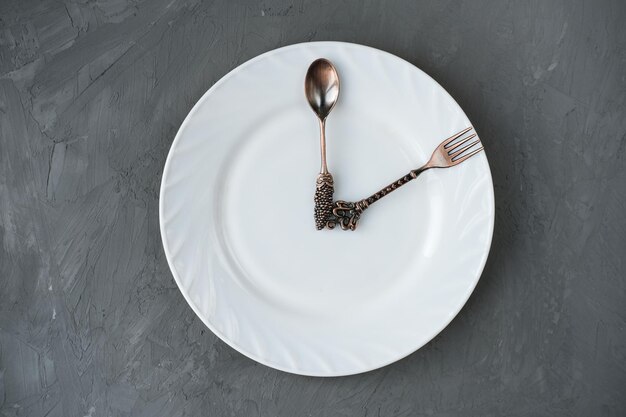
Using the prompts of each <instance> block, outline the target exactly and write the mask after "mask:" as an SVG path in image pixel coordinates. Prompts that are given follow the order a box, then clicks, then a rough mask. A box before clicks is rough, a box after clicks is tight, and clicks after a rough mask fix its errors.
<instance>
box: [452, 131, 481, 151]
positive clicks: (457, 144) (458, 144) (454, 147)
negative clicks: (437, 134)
mask: <svg viewBox="0 0 626 417" xmlns="http://www.w3.org/2000/svg"><path fill="white" fill-rule="evenodd" d="M475 137H476V133H474V134H473V135H469V136H468V137H466V138H465V139H463V140H460V141H458V142H455V143H453V144H452V145H450V147H449V148H448V155H450V154H451V153H452V151H454V150H455V149H456V148H458V147H459V146H461V145H463V144H464V143H465V142H467V141H468V140H470V139H472V138H475ZM454 153H456V152H454Z"/></svg>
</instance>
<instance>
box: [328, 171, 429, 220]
mask: <svg viewBox="0 0 626 417" xmlns="http://www.w3.org/2000/svg"><path fill="white" fill-rule="evenodd" d="M427 169H428V168H427V167H421V168H418V169H414V170H413V171H411V172H409V173H408V174H406V175H405V176H404V177H401V178H398V179H397V180H396V181H394V182H392V183H391V184H389V185H388V186H386V187H385V188H383V189H381V190H380V191H378V192H377V193H374V194H372V195H371V196H369V197H367V198H364V199H363V200H359V201H357V202H356V203H350V202H346V201H342V200H338V201H335V202H334V203H333V206H332V214H331V215H330V216H329V217H327V218H326V227H327V228H329V229H334V228H335V227H336V226H341V228H342V229H343V230H354V229H356V226H357V224H358V222H359V219H360V218H361V213H363V212H364V211H365V210H366V209H367V208H368V207H369V206H370V205H372V204H374V203H375V202H377V201H378V200H380V199H381V198H383V197H384V196H386V195H387V194H389V193H391V192H392V191H395V190H397V189H398V188H400V187H402V186H403V185H404V184H406V183H407V182H409V181H411V180H414V179H415V178H417V177H418V176H419V175H420V174H421V173H422V172H424V171H426V170H427Z"/></svg>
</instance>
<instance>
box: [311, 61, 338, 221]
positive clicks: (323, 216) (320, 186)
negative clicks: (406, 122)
mask: <svg viewBox="0 0 626 417" xmlns="http://www.w3.org/2000/svg"><path fill="white" fill-rule="evenodd" d="M304 93H305V95H306V98H307V100H308V102H309V105H310V106H311V109H313V112H314V113H315V114H316V115H317V118H318V119H319V123H320V149H321V157H322V162H321V168H320V173H319V175H318V176H317V180H316V184H315V185H316V186H315V196H314V201H315V211H314V214H315V226H316V227H317V230H322V229H323V228H324V227H325V226H326V222H327V220H328V219H329V218H330V217H331V215H332V210H333V191H334V182H333V176H332V175H330V173H329V172H328V166H327V164H326V118H327V117H328V114H329V113H330V112H331V110H332V109H333V107H335V104H336V103H337V98H338V97H339V76H338V75H337V70H336V69H335V67H334V66H333V64H332V63H331V62H330V61H328V60H327V59H324V58H320V59H316V60H315V61H313V63H312V64H311V66H309V69H308V71H307V73H306V77H305V79H304Z"/></svg>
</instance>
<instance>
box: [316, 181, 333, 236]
mask: <svg viewBox="0 0 626 417" xmlns="http://www.w3.org/2000/svg"><path fill="white" fill-rule="evenodd" d="M334 190H335V186H334V181H333V176H332V175H330V174H329V173H325V174H324V173H323V174H319V175H318V176H317V181H315V195H314V196H313V201H314V202H315V208H314V216H315V227H316V228H317V230H322V229H323V228H324V227H326V225H327V222H328V219H330V218H331V217H332V214H333V192H334Z"/></svg>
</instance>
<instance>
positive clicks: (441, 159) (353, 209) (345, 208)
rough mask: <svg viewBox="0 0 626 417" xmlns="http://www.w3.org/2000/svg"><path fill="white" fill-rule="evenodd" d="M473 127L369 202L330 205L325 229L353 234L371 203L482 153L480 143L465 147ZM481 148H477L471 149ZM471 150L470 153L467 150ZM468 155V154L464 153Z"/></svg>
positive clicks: (476, 141) (340, 202) (470, 137)
mask: <svg viewBox="0 0 626 417" xmlns="http://www.w3.org/2000/svg"><path fill="white" fill-rule="evenodd" d="M472 130H473V127H472V126H470V127H468V128H465V129H463V130H461V131H460V132H458V133H455V134H454V135H452V136H450V137H449V138H447V139H446V140H444V141H443V142H441V143H440V144H439V146H437V148H435V150H434V151H433V154H432V155H431V157H430V159H429V160H428V162H426V163H425V164H424V165H422V166H421V167H419V168H417V169H414V170H412V171H410V172H409V173H408V174H406V175H405V176H403V177H402V178H399V179H398V180H396V181H394V182H392V183H391V184H389V185H388V186H386V187H385V188H383V189H381V190H380V191H378V192H377V193H374V194H372V195H371V196H369V197H368V198H364V199H363V200H359V201H357V202H356V203H351V202H346V201H342V200H338V201H335V202H334V203H333V210H332V216H331V217H330V218H329V219H328V221H327V222H326V227H327V228H329V229H334V228H335V226H337V225H339V226H341V228H342V229H343V230H354V229H356V227H357V224H358V221H359V219H360V218H361V214H362V213H363V212H364V211H365V210H366V209H367V208H368V207H369V206H370V205H372V204H373V203H375V202H377V201H378V200H380V199H381V198H383V197H384V196H386V195H387V194H389V193H391V192H392V191H395V190H397V189H398V188H400V187H401V186H403V185H404V184H406V183H408V182H409V181H411V180H414V179H415V178H417V177H418V176H419V175H420V174H421V173H422V172H424V171H427V170H429V169H432V168H450V167H453V166H455V165H458V164H460V163H461V162H463V161H466V160H467V159H469V158H471V157H472V156H474V155H476V154H477V153H478V152H480V151H482V150H483V146H482V144H481V143H480V139H478V138H477V139H476V140H474V141H473V142H470V143H467V142H469V141H471V140H472V139H474V138H476V133H472ZM476 145H480V146H479V147H478V148H474V147H475V146H476ZM472 148H474V149H473V150H471V151H470V152H467V151H469V150H470V149H472ZM466 152H467V153H466Z"/></svg>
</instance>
